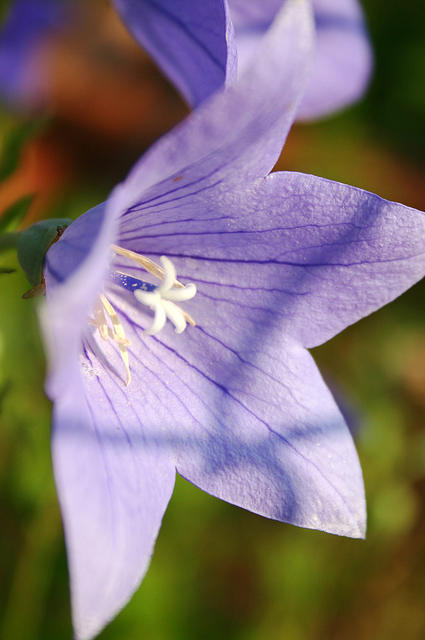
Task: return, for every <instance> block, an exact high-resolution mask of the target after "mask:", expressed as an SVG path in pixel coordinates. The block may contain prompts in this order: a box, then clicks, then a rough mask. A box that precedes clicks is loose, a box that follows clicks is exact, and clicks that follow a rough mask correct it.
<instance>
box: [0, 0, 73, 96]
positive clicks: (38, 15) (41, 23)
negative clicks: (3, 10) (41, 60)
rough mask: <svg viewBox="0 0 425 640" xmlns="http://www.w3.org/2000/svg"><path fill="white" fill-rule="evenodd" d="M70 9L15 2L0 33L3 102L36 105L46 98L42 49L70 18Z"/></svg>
mask: <svg viewBox="0 0 425 640" xmlns="http://www.w3.org/2000/svg"><path fill="white" fill-rule="evenodd" d="M68 9H69V7H68V6H67V3H66V2H65V1H63V2H60V1H58V0H15V1H14V2H12V3H11V7H10V11H9V13H8V15H7V18H6V21H5V24H4V25H3V28H2V30H1V33H0V87H1V95H2V98H3V99H4V100H6V101H7V102H10V103H18V104H24V105H27V104H37V103H38V102H39V101H40V100H41V99H42V97H43V92H44V86H43V85H44V82H45V79H44V77H43V71H42V69H40V66H39V65H38V63H37V54H38V50H39V47H40V46H41V45H42V43H43V42H44V40H45V39H46V38H47V37H49V35H50V34H51V33H54V32H56V31H57V30H58V29H60V28H61V26H62V25H63V24H64V23H65V21H66V20H67V19H69V11H68Z"/></svg>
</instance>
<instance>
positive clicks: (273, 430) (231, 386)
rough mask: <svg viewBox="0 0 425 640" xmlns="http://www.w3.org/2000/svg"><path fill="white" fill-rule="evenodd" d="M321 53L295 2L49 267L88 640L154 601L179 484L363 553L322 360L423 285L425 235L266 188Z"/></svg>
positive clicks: (346, 198) (67, 491) (59, 463)
mask: <svg viewBox="0 0 425 640" xmlns="http://www.w3.org/2000/svg"><path fill="white" fill-rule="evenodd" d="M312 40H313V23H312V19H311V15H310V12H309V5H308V3H307V2H306V1H305V0H290V1H289V2H287V3H286V5H285V8H284V10H283V11H282V12H281V13H280V14H279V15H278V17H277V18H276V20H275V22H274V23H273V26H272V27H271V29H270V30H269V32H268V33H267V35H266V36H265V37H264V39H263V41H262V44H261V47H260V49H259V51H258V54H257V56H256V58H255V61H254V62H253V63H252V64H251V66H250V67H249V68H248V69H247V71H246V73H245V75H243V76H242V77H241V78H240V79H239V80H238V82H237V83H236V84H235V86H234V87H230V88H228V89H227V90H226V91H224V92H219V93H218V94H216V95H215V96H214V97H213V98H212V99H211V100H210V101H208V102H206V103H205V104H203V105H201V107H200V108H199V109H197V110H196V111H195V112H193V113H192V114H191V115H190V116H189V117H188V118H187V119H186V120H185V121H184V122H183V123H182V125H180V126H179V127H178V128H176V129H175V130H173V131H172V132H170V133H169V134H168V135H166V136H165V137H163V138H162V139H161V140H160V141H159V142H158V143H157V144H156V145H154V147H153V148H152V149H151V150H150V151H149V152H148V153H147V154H146V155H145V156H144V157H143V158H142V159H141V161H140V162H139V163H138V164H136V166H135V167H134V169H133V171H132V172H131V173H130V175H129V177H128V178H127V180H126V181H125V182H124V183H123V184H122V185H120V186H119V187H117V189H116V190H115V191H114V193H113V194H112V195H111V197H110V199H109V201H108V202H107V203H106V205H105V204H103V205H99V206H98V207H96V208H95V209H93V210H91V211H89V212H87V213H86V214H85V215H84V216H82V217H81V218H79V219H78V220H77V221H76V222H74V223H73V224H72V225H70V227H69V228H68V229H67V230H66V231H65V233H64V234H63V236H62V237H61V238H60V240H59V241H58V242H57V243H56V244H55V245H53V246H52V247H51V249H50V250H49V252H48V254H47V257H46V269H45V277H46V286H47V304H46V306H45V307H44V310H43V314H42V324H43V330H44V334H45V339H46V343H47V347H48V353H49V367H50V374H49V381H48V393H49V395H50V397H51V398H52V400H53V402H54V428H53V440H52V447H53V462H54V471H55V477H56V483H57V489H58V493H59V500H60V503H61V508H62V513H63V520H64V526H65V535H66V542H67V548H68V558H69V570H70V576H71V593H72V605H73V620H74V627H75V633H76V638H77V639H78V640H87V639H89V638H92V637H93V636H94V635H95V634H96V633H98V632H99V630H100V629H101V628H102V627H103V626H104V625H105V624H106V623H107V622H108V621H109V620H110V619H111V618H112V617H113V616H114V615H115V614H116V612H117V611H119V609H120V608H121V607H123V606H124V604H125V603H126V602H127V601H128V599H129V598H130V597H131V595H132V593H133V592H134V590H135V589H136V588H137V586H138V585H139V584H140V581H141V579H142V577H143V575H144V573H145V572H146V569H147V566H148V564H149V560H150V557H151V554H152V550H153V546H154V543H155V539H156V537H157V534H158V530H159V527H160V524H161V519H162V516H163V513H164V511H165V509H166V506H167V503H168V501H169V499H170V496H171V494H172V491H173V485H174V478H175V473H176V471H177V472H178V473H179V474H181V475H182V476H183V477H185V478H187V479H188V480H189V481H191V482H193V483H194V484H196V485H198V486H199V487H201V488H202V489H204V490H205V491H207V492H209V493H211V494H212V495H214V496H217V497H219V498H221V499H223V500H226V501H229V502H231V503H234V504H235V505H238V506H241V507H244V508H246V509H250V510H251V511H254V512H256V513H259V514H261V515H264V516H266V517H269V518H274V519H277V520H281V521H284V522H288V523H292V524H295V525H298V526H302V527H309V528H315V529H322V530H324V531H328V532H332V533H335V534H340V535H347V536H353V537H362V536H363V535H364V531H365V503H364V491H363V482H362V476H361V470H360V466H359V462H358V458H357V455H356V452H355V449H354V445H353V442H352V439H351V436H350V434H349V431H348V429H347V427H346V424H345V422H344V419H343V417H342V415H341V413H340V411H339V410H338V407H337V405H336V403H335V401H334V400H333V398H332V396H331V394H330V392H329V390H328V389H327V387H326V385H325V384H324V382H323V380H322V378H321V376H320V373H319V371H318V369H317V367H316V365H315V363H314V361H313V359H312V357H311V356H310V354H309V353H308V351H307V349H308V348H310V347H314V346H316V345H319V344H322V343H323V342H325V341H326V340H328V339H329V338H331V337H332V336H334V335H335V334H336V333H338V332H339V331H341V330H342V329H344V328H345V327H346V326H347V325H349V324H352V323H353V322H356V321H357V320H358V319H359V318H362V317H363V316H365V315H367V314H369V313H371V312H372V311H374V310H375V309H378V308H379V307H381V306H382V305H384V304H386V303H387V302H389V301H390V300H392V299H393V298H395V297H396V296H398V295H399V294H400V293H402V292H403V291H404V290H406V289H407V288H408V287H410V286H411V285H412V284H413V283H414V282H415V281H416V280H418V279H419V278H421V277H422V276H423V275H424V272H425V254H424V251H425V218H424V216H423V214H422V213H420V212H418V211H415V210H413V209H409V208H407V207H404V206H402V205H399V204H395V203H390V202H387V201H385V200H382V199H381V198H379V197H378V196H375V195H373V194H370V193H367V192H365V191H362V190H360V189H356V188H354V187H349V186H346V185H343V184H339V183H335V182H331V181H328V180H324V179H321V178H318V177H315V176H308V175H303V174H299V173H291V172H283V173H274V174H270V175H268V174H269V172H270V171H271V169H272V167H273V165H274V163H275V161H276V159H277V157H278V155H279V152H280V150H281V146H282V144H283V142H284V140H285V138H286V135H287V132H288V130H289V128H290V126H291V124H292V122H293V119H294V117H295V113H296V110H297V106H298V102H299V100H300V99H301V97H302V95H303V93H304V89H305V85H306V82H307V77H308V67H309V62H310V58H311V56H312V50H313V45H312ZM282 59H284V60H285V59H287V60H290V61H291V65H286V64H282ZM265 60H266V61H267V64H264V61H265ZM253 88H254V89H255V90H253ZM192 325H193V326H192Z"/></svg>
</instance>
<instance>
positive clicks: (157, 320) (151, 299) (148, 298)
mask: <svg viewBox="0 0 425 640" xmlns="http://www.w3.org/2000/svg"><path fill="white" fill-rule="evenodd" d="M160 262H161V264H162V268H163V273H164V279H163V281H162V282H161V284H160V285H159V286H158V287H157V288H156V289H155V291H143V290H142V289H136V290H135V291H134V296H135V298H136V299H137V300H138V301H139V302H141V303H142V304H144V305H146V306H147V307H149V308H150V309H151V310H152V311H153V312H154V313H155V316H154V321H153V323H152V325H151V327H150V328H149V329H147V330H146V333H147V334H148V335H154V334H156V333H158V332H159V331H161V329H162V328H163V327H164V325H165V323H166V321H167V318H168V319H169V320H170V321H171V322H172V323H173V325H174V327H175V330H176V333H183V331H184V330H185V329H186V326H187V323H189V324H191V325H194V324H195V322H194V321H193V320H192V318H191V317H190V316H189V315H188V314H187V313H185V312H184V311H182V309H180V307H179V306H177V305H176V304H174V303H175V302H185V301H186V300H191V299H192V298H193V297H194V296H195V294H196V286H195V285H194V284H193V283H189V284H187V285H182V284H181V283H180V282H179V283H178V285H179V288H177V282H178V281H177V280H176V270H175V268H174V265H173V263H172V262H171V260H169V259H168V258H166V257H165V256H161V258H160Z"/></svg>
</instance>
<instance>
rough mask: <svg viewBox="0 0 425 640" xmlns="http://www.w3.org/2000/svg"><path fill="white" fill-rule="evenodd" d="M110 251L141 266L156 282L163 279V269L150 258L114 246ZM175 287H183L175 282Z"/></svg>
mask: <svg viewBox="0 0 425 640" xmlns="http://www.w3.org/2000/svg"><path fill="white" fill-rule="evenodd" d="M111 249H112V251H113V252H114V253H116V254H117V255H120V256H123V257H124V258H128V259H129V260H133V262H135V263H136V264H138V265H139V266H141V267H142V268H143V269H144V270H145V271H147V272H148V273H151V274H152V275H153V276H155V278H158V280H162V279H163V278H164V275H165V272H164V269H162V268H161V267H160V266H159V265H158V264H156V262H154V261H153V260H151V259H150V258H146V256H142V255H141V254H140V253H136V252H135V251H130V249H124V248H123V247H119V246H118V245H116V244H111ZM175 286H176V287H184V284H182V283H181V282H179V281H178V280H176V282H175Z"/></svg>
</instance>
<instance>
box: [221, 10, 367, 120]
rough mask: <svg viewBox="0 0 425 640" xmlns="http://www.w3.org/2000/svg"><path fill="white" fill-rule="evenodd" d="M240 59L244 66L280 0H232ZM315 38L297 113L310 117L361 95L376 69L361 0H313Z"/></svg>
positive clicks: (350, 101) (336, 108) (308, 118)
mask: <svg viewBox="0 0 425 640" xmlns="http://www.w3.org/2000/svg"><path fill="white" fill-rule="evenodd" d="M229 3H230V7H231V10H232V19H233V23H234V26H235V32H236V44H237V50H238V61H239V65H240V66H241V67H244V65H245V64H246V61H247V60H249V58H250V57H251V55H252V54H253V52H255V48H256V47H257V45H258V41H259V39H260V38H261V36H262V35H263V33H264V32H265V31H266V30H267V29H268V27H269V25H270V23H271V22H272V20H273V18H274V16H275V15H276V13H277V11H278V10H279V8H280V7H281V6H282V0H263V1H262V2H257V1H256V0H229ZM311 3H312V6H313V11H314V19H315V27H316V43H315V53H314V64H313V71H312V75H311V79H310V82H309V85H308V87H307V91H306V95H305V96H304V99H303V100H302V102H301V104H300V107H299V110H298V113H297V119H299V120H311V119H314V118H319V117H322V116H326V115H328V114H330V113H332V112H333V111H335V110H338V109H341V108H342V107H345V106H347V105H349V104H351V103H352V102H355V101H356V100H358V99H359V98H360V97H361V96H362V95H363V93H364V91H365V89H366V87H367V84H368V81H369V78H370V74H371V69H372V52H371V49H370V44H369V39H368V36H367V32H366V27H365V24H364V18H363V12H362V10H361V7H360V5H359V3H358V0H311Z"/></svg>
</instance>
